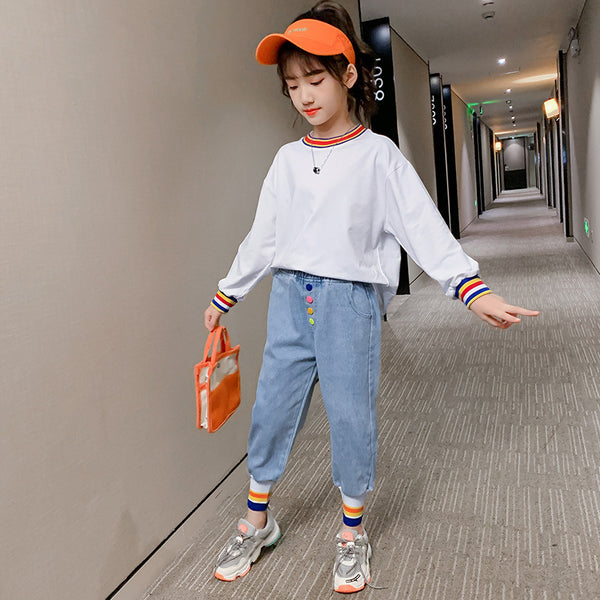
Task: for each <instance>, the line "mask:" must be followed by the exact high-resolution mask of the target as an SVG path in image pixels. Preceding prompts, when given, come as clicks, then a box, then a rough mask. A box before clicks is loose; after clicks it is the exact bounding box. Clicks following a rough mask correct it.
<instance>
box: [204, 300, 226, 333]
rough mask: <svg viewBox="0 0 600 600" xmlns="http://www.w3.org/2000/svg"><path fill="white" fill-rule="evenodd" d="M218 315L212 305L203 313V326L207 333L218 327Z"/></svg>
mask: <svg viewBox="0 0 600 600" xmlns="http://www.w3.org/2000/svg"><path fill="white" fill-rule="evenodd" d="M222 314H223V313H220V312H219V311H218V310H217V309H216V308H215V307H214V306H213V305H212V304H211V305H210V306H209V307H208V308H207V309H206V310H205V311H204V326H205V327H206V329H208V330H209V331H212V330H213V329H214V328H215V327H218V326H219V320H220V318H221V315H222Z"/></svg>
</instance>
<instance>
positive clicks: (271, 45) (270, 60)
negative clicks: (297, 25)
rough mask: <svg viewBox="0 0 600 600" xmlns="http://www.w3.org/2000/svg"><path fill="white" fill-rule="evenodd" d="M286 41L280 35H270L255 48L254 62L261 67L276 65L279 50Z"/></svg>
mask: <svg viewBox="0 0 600 600" xmlns="http://www.w3.org/2000/svg"><path fill="white" fill-rule="evenodd" d="M287 41H288V39H287V38H286V37H285V36H284V35H282V34H281V33H272V34H271V35H268V36H267V37H266V38H264V39H263V40H262V41H261V42H260V44H258V47H257V48H256V60H257V61H258V62H259V63H260V64H261V65H276V64H277V55H278V54H279V49H280V48H281V46H283V44H285V42H287Z"/></svg>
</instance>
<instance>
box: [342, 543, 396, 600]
mask: <svg viewBox="0 0 600 600" xmlns="http://www.w3.org/2000/svg"><path fill="white" fill-rule="evenodd" d="M338 552H339V553H340V562H342V561H343V560H344V559H346V558H349V559H350V560H352V561H353V562H354V563H355V564H356V565H357V566H358V571H359V572H360V574H361V575H362V577H363V579H364V580H365V583H366V584H367V585H368V586H369V587H370V588H372V589H374V590H387V587H385V586H378V585H374V584H372V583H371V582H369V581H368V580H367V576H366V575H365V572H364V571H363V568H362V565H361V563H360V560H359V559H358V558H357V557H356V544H355V543H354V542H346V543H344V544H338Z"/></svg>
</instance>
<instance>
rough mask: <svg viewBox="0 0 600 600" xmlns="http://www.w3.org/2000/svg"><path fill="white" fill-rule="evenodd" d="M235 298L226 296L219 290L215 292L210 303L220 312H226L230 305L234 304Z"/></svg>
mask: <svg viewBox="0 0 600 600" xmlns="http://www.w3.org/2000/svg"><path fill="white" fill-rule="evenodd" d="M236 303H237V300H236V299H235V298H230V297H229V296H226V295H225V294H224V293H223V292H221V291H220V290H219V291H218V292H217V295H216V296H215V297H214V298H213V299H212V302H211V304H212V305H213V306H214V307H215V308H216V309H217V310H218V311H219V312H220V313H226V312H229V309H230V308H231V307H232V306H235V304H236Z"/></svg>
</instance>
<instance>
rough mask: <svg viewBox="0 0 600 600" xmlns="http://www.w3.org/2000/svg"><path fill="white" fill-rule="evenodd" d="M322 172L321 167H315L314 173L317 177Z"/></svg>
mask: <svg viewBox="0 0 600 600" xmlns="http://www.w3.org/2000/svg"><path fill="white" fill-rule="evenodd" d="M320 172H321V169H319V167H313V173H314V174H315V175H318V174H319V173H320Z"/></svg>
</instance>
